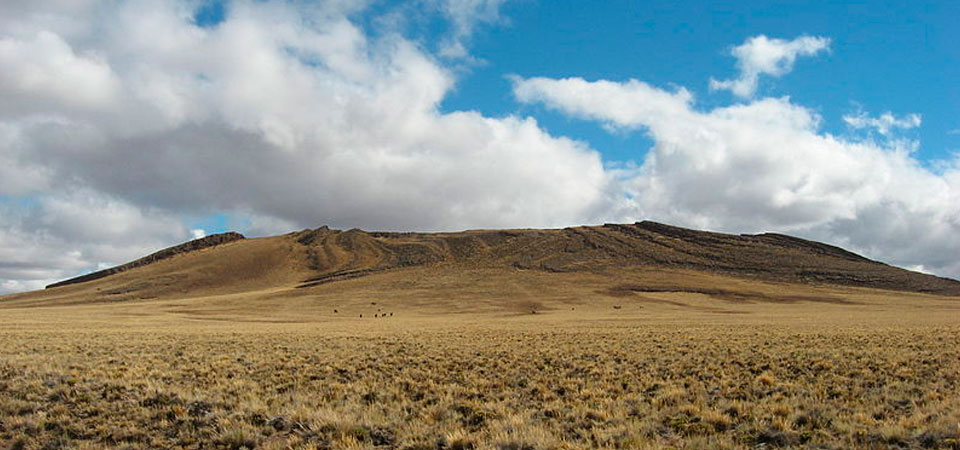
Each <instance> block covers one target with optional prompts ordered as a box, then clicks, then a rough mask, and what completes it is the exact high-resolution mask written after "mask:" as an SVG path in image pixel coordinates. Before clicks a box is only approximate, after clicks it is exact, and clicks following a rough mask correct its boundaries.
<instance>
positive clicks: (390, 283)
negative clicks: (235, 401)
mask: <svg viewBox="0 0 960 450" xmlns="http://www.w3.org/2000/svg"><path fill="white" fill-rule="evenodd" d="M156 255H161V256H162V257H156ZM477 274H483V275H482V276H479V275H477ZM537 274H541V275H537ZM671 274H673V275H671ZM680 274H685V275H682V276H681V275H680ZM697 274H699V275H697ZM547 275H549V279H550V280H551V281H550V282H549V285H550V286H558V290H557V291H556V292H555V295H561V293H562V292H563V290H564V288H563V286H564V285H569V286H571V289H574V286H575V285H578V284H579V285H580V286H579V287H578V288H582V287H583V286H587V285H589V286H592V287H591V289H592V290H590V291H589V292H602V293H604V294H606V295H613V296H616V295H624V293H630V292H665V291H671V292H672V291H683V292H700V293H706V294H709V295H721V296H722V295H725V296H726V297H728V298H736V295H738V294H736V293H733V292H732V291H730V290H729V289H728V290H722V289H719V290H718V288H715V287H711V286H712V285H716V284H718V283H720V284H722V282H719V281H715V280H719V279H723V280H733V281H731V282H732V283H734V284H736V283H740V282H737V281H736V280H746V281H749V280H754V281H762V282H765V283H787V284H791V285H797V286H810V285H818V286H822V285H833V286H847V287H856V288H873V289H885V290H895V291H908V292H916V293H929V294H938V295H951V296H953V295H960V282H958V281H956V280H951V279H947V278H942V277H935V276H932V275H926V274H922V273H917V272H911V271H908V270H904V269H900V268H896V267H892V266H889V265H886V264H882V263H879V262H876V261H871V260H869V259H866V258H864V257H862V256H859V255H856V254H854V253H851V252H848V251H846V250H843V249H841V248H838V247H834V246H830V245H827V244H822V243H818V242H812V241H807V240H803V239H798V238H794V237H790V236H785V235H780V234H759V235H731V234H722V233H712V232H705V231H695V230H689V229H684V228H679V227H673V226H669V225H664V224H659V223H655V222H647V221H645V222H638V223H635V224H626V225H619V224H607V225H603V226H585V227H575V228H564V229H554V230H494V231H485V230H477V231H465V232H459V233H387V232H365V231H361V230H356V229H353V230H346V231H340V230H333V229H330V228H327V227H321V228H317V229H314V230H304V231H300V232H295V233H290V234H286V235H282V236H274V237H269V238H258V239H244V238H243V237H242V236H240V235H238V234H229V235H220V236H219V237H211V238H207V240H206V241H203V242H198V241H192V242H189V243H186V244H181V245H180V246H177V247H173V248H171V249H167V250H163V251H160V252H157V253H155V254H154V255H151V257H146V258H143V259H141V260H137V261H134V262H133V263H128V264H125V265H123V266H118V268H114V269H107V270H106V271H103V272H102V273H95V274H90V275H86V276H83V277H78V278H76V279H72V280H67V281H65V282H61V283H57V284H54V285H51V286H50V287H49V288H48V289H46V290H44V291H38V292H32V293H24V294H17V295H12V296H6V297H4V298H2V299H0V305H3V306H8V307H11V306H31V305H53V304H76V303H85V302H97V303H100V302H123V301H132V300H150V299H174V298H185V297H201V296H216V295H230V294H237V293H253V294H255V296H259V297H262V298H268V297H277V296H285V297H304V296H311V295H312V296H316V295H321V294H322V295H335V294H337V293H338V292H340V293H344V292H348V291H349V289H350V287H351V286H354V287H356V286H359V285H358V284H356V283H354V284H350V283H343V282H346V281H348V280H356V279H361V278H362V279H364V281H363V283H365V284H363V286H364V289H367V290H368V291H369V290H371V289H373V290H375V291H376V292H380V293H384V294H385V295H386V294H391V295H395V296H399V297H403V296H405V295H406V296H408V297H410V298H413V297H417V296H421V297H422V296H424V295H426V294H425V292H426V291H431V290H432V291H433V293H432V294H431V295H444V292H447V293H448V294H449V295H447V296H448V297H450V298H452V297H462V296H463V295H466V294H464V292H474V293H475V294H476V295H474V297H476V298H478V299H479V298H488V297H490V298H492V297H502V298H503V301H505V302H507V301H509V298H515V297H517V296H521V297H522V296H524V295H523V293H524V292H528V291H530V290H531V289H533V290H539V291H538V292H540V291H543V289H547V290H549V286H547V285H542V286H540V285H537V284H536V283H535V282H534V281H531V280H534V279H542V280H545V279H546V278H544V277H545V276H547ZM717 277H719V278H717ZM694 279H696V280H699V281H691V280H694ZM437 280H447V281H449V283H447V284H444V283H443V282H439V281H437ZM471 280H472V281H471ZM491 280H492V281H491ZM653 280H658V281H656V282H654V281H653ZM671 280H672V281H671ZM709 280H714V281H709ZM487 282H491V283H492V284H490V285H489V286H487V288H486V290H485V291H480V290H477V288H476V287H477V286H480V285H483V284H484V283H487ZM471 283H472V284H471ZM454 285H456V286H455V287H456V289H454V287H453V286H454ZM444 286H446V287H444ZM444 289H447V291H444ZM503 289H506V290H503ZM464 290H466V291H464ZM365 292H367V291H365ZM544 292H545V291H544ZM571 292H573V291H571ZM578 292H579V291H578ZM585 292H586V291H585ZM735 294H736V295H735ZM527 297H530V298H534V297H535V295H530V296H527ZM418 298H419V297H418Z"/></svg>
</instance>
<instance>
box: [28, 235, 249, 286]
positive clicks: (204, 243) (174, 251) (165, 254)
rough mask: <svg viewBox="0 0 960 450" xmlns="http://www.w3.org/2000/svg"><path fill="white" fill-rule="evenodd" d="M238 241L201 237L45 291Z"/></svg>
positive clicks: (235, 238) (215, 236)
mask: <svg viewBox="0 0 960 450" xmlns="http://www.w3.org/2000/svg"><path fill="white" fill-rule="evenodd" d="M240 239H244V236H243V235H242V234H240V233H236V232H232V231H231V232H228V233H220V234H211V235H210V236H206V237H202V238H200V239H194V240H192V241H189V242H184V243H183V244H180V245H176V246H173V247H169V248H165V249H163V250H160V251H158V252H156V253H151V254H150V255H147V256H144V257H143V258H140V259H138V260H136V261H131V262H128V263H126V264H122V265H119V266H116V267H111V268H109V269H104V270H100V271H97V272H93V273H88V274H86V275H81V276H79V277H76V278H71V279H69V280H64V281H60V282H57V283H53V284H51V285H49V286H47V289H50V288H55V287H60V286H67V285H71V284H77V283H85V282H87V281H93V280H97V279H100V278H103V277H106V276H109V275H113V274H116V273H120V272H126V271H128V270H130V269H134V268H137V267H141V266H146V265H147V264H153V263H155V262H157V261H161V260H164V259H167V258H171V257H173V256H176V255H179V254H182V253H188V252H192V251H196V250H201V249H204V248H208V247H214V246H217V245H220V244H225V243H227V242H233V241H237V240H240Z"/></svg>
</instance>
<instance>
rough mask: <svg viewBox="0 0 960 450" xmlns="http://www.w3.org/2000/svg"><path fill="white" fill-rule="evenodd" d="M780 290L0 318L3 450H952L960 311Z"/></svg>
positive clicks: (884, 296)
mask: <svg viewBox="0 0 960 450" xmlns="http://www.w3.org/2000/svg"><path fill="white" fill-rule="evenodd" d="M672 279H676V278H675V277H673V278H672ZM358 282H359V281H358ZM437 283H442V280H440V281H437ZM736 283H738V281H735V280H730V281H728V283H727V284H726V285H725V286H726V288H727V289H732V286H734V285H736ZM780 287H781V288H785V287H784V286H780ZM368 288H370V289H372V287H370V286H368ZM741 288H742V287H741ZM766 288H769V286H766V287H765V286H763V285H752V286H751V289H752V291H751V292H758V291H763V290H764V289H766ZM358 289H359V288H358ZM795 289H798V290H802V289H806V290H807V291H808V292H807V294H808V295H810V296H813V297H818V296H819V297H825V296H832V297H835V298H842V299H844V300H845V301H846V303H845V302H837V301H833V302H814V301H803V302H799V301H793V302H788V301H782V300H781V301H773V300H769V299H768V300H767V301H752V302H746V301H734V300H730V299H724V298H717V297H711V296H707V295H703V294H691V293H676V292H659V293H643V294H642V295H641V294H638V293H631V294H629V296H626V295H624V296H619V297H609V296H599V297H597V298H596V299H594V300H595V303H593V304H591V303H589V302H587V301H584V302H581V303H577V302H573V301H571V300H569V299H564V298H561V299H560V300H551V299H549V298H542V299H541V300H540V301H539V302H538V304H537V307H539V308H540V310H539V311H538V313H537V314H531V313H530V312H525V313H522V314H520V313H518V311H517V310H514V309H509V308H508V309H503V310H496V309H490V308H493V307H492V306H489V305H488V306H486V307H484V308H479V312H478V311H476V310H475V309H477V308H474V309H470V308H468V309H467V310H468V312H458V311H460V308H456V307H450V310H448V311H446V312H443V311H441V310H440V304H439V303H429V302H426V301H411V302H408V303H403V304H400V303H395V304H391V305H389V307H390V308H392V309H393V310H394V311H393V312H395V315H394V316H393V317H389V316H388V317H385V318H376V319H374V318H372V314H374V313H375V312H376V310H377V309H382V308H383V307H384V306H385V305H387V303H386V302H381V303H378V304H377V305H371V304H370V302H366V301H365V300H367V299H368V298H362V300H354V301H348V300H344V299H343V298H338V297H336V296H332V295H331V296H330V297H329V298H327V297H320V298H318V299H314V300H312V302H313V303H310V302H308V301H306V300H304V299H296V298H292V299H290V298H288V299H286V300H287V301H292V302H294V303H295V304H297V305H300V306H305V305H312V307H311V308H305V309H304V311H306V312H305V313H303V314H301V315H300V316H299V317H296V316H295V315H294V314H292V313H291V312H290V311H289V310H285V309H283V308H275V307H276V305H277V304H278V302H279V300H270V299H262V301H263V302H265V305H267V306H261V307H259V308H253V307H252V306H250V305H249V304H248V306H249V308H250V310H256V311H257V316H256V317H253V316H252V315H251V314H249V313H248V312H243V311H241V310H240V308H239V306H238V305H239V304H240V303H241V300H242V299H237V298H231V299H229V300H226V299H224V298H193V299H181V300H174V301H170V302H140V303H124V304H99V305H85V306H69V307H49V308H13V309H5V310H0V327H2V331H0V448H19V449H44V448H81V449H101V448H104V449H106V448H129V449H147V448H156V449H161V448H162V449H166V448H191V449H199V448H220V449H241V448H263V449H286V448H295V449H314V448H332V449H354V448H397V449H568V448H569V449H577V448H583V449H587V448H625V449H626V448H640V449H643V448H650V449H653V448H677V449H680V448H689V449H695V448H703V449H725V448H731V449H732V448H744V449H745V448H751V449H754V448H777V447H779V448H834V449H847V448H863V449H872V448H877V449H879V448H918V449H919V448H930V449H957V448H960V440H958V439H960V390H958V389H957V387H958V386H960V314H958V311H960V310H958V307H960V301H958V300H956V299H951V298H940V297H931V296H919V295H913V296H909V295H905V294H891V293H885V292H882V291H856V292H855V291H849V290H837V289H828V288H820V289H819V290H817V289H809V288H799V287H795ZM343 290H344V291H345V292H348V291H349V286H347V287H345V288H343ZM370 295H372V294H370ZM361 297H363V296H361ZM252 298H253V297H250V298H246V300H245V301H247V302H252V301H253V300H252ZM604 298H605V299H606V300H603V299H604ZM334 306H338V307H339V308H340V312H338V313H333V312H332V308H333V307H334ZM614 306H620V308H619V309H614ZM361 311H362V312H365V313H366V315H365V318H363V319H360V318H359V317H358V316H359V312H361ZM470 311H472V312H470ZM354 313H357V314H356V316H355V314H354Z"/></svg>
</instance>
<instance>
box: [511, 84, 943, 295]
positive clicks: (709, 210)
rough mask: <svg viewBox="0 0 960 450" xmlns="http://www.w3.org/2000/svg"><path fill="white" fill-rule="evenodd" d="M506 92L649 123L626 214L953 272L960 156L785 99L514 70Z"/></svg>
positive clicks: (622, 123)
mask: <svg viewBox="0 0 960 450" xmlns="http://www.w3.org/2000/svg"><path fill="white" fill-rule="evenodd" d="M514 92H515V94H516V96H517V98H518V99H520V100H521V101H525V102H541V103H544V104H545V105H547V106H549V107H551V108H554V109H557V110H559V111H561V112H564V113H566V114H569V115H571V116H575V117H580V118H584V119H590V120H596V121H600V122H602V123H605V124H608V125H611V126H615V127H627V128H637V127H640V128H643V129H644V130H646V132H647V134H648V135H649V137H650V138H651V139H652V140H653V141H654V147H653V149H652V150H651V151H650V153H649V154H648V156H647V158H646V160H645V161H644V163H643V164H642V165H641V166H640V167H638V168H637V169H636V170H635V171H634V172H633V173H631V174H629V176H628V177H627V178H626V179H624V186H625V189H626V190H627V192H628V193H629V194H630V196H631V198H632V199H633V203H632V204H627V205H623V206H624V207H625V210H623V211H622V214H624V215H627V216H631V215H632V216H635V217H653V218H659V219H661V220H665V221H667V222H672V223H679V224H685V225H690V226H695V227H705V228H711V229H718V230H727V231H736V232H749V231H758V232H759V231H765V230H778V231H788V232H792V233H796V234H800V235H803V236H808V237H811V238H814V239H821V240H826V241H829V242H834V243H838V244H841V245H846V246H849V247H851V248H853V249H856V250H859V251H863V252H865V253H866V254H868V255H870V256H872V257H875V258H879V259H882V260H885V261H889V262H893V263H895V264H899V265H903V266H915V265H922V266H923V267H924V269H925V270H930V271H933V272H936V273H940V274H946V275H952V276H958V275H960V262H958V261H957V260H956V255H957V254H960V237H958V236H960V170H958V163H960V160H958V161H955V162H954V163H953V164H951V165H948V166H947V168H946V170H944V171H943V173H942V174H938V173H933V172H931V171H929V170H926V169H924V168H923V167H922V166H921V164H920V163H919V162H918V161H917V160H915V159H913V158H912V156H911V150H912V148H913V147H912V146H913V144H912V143H910V142H905V141H891V142H886V143H876V142H873V141H856V140H851V139H845V138H841V137H837V136H832V135H830V134H826V133H823V132H822V131H820V123H821V121H822V119H821V118H820V117H819V116H818V115H817V114H816V113H814V112H813V111H811V110H809V109H807V108H804V107H802V106H799V105H796V104H794V103H792V102H791V101H790V100H789V98H779V99H777V98H765V99H760V100H755V101H751V102H749V103H746V104H738V105H734V106H728V107H720V108H716V109H713V110H710V111H698V110H697V109H695V108H693V106H692V99H691V98H690V97H689V95H688V94H684V91H679V92H677V93H675V92H668V91H664V90H660V89H657V88H654V87H651V86H649V85H646V84H644V83H641V82H638V81H634V80H631V81H627V82H623V83H616V82H610V81H596V82H588V81H584V80H582V79H578V78H568V79H556V80H552V79H546V78H532V79H516V80H515V84H514ZM908 117H909V116H908ZM907 120H908V121H909V120H912V119H907ZM917 120H919V118H917Z"/></svg>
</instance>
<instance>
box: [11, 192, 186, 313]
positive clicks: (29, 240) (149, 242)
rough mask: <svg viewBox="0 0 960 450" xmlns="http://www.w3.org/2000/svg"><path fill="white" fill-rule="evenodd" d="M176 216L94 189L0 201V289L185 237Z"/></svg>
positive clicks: (37, 282) (42, 281)
mask: <svg viewBox="0 0 960 450" xmlns="http://www.w3.org/2000/svg"><path fill="white" fill-rule="evenodd" d="M187 236H189V233H188V232H187V230H186V229H185V228H184V227H183V226H182V225H181V224H180V221H179V220H177V219H175V218H173V217H170V216H168V215H167V214H164V213H162V212H160V211H155V210H151V209H150V208H141V207H137V206H134V205H131V204H129V203H126V202H122V201H118V200H115V199H109V198H106V197H104V196H103V195H101V194H97V193H94V192H89V191H86V192H75V193H72V194H65V193H64V194H52V195H48V196H44V197H41V198H39V199H38V200H36V201H32V202H29V204H28V206H26V207H20V208H16V207H12V206H11V205H9V204H5V203H0V294H3V293H9V292H15V291H20V290H25V289H35V288H40V287H43V286H45V285H47V284H49V283H51V282H53V281H56V280H60V279H64V278H67V277H71V276H74V275H77V274H78V273H80V272H84V271H90V270H94V269H97V268H98V267H102V265H101V264H99V263H100V262H103V261H109V262H110V263H111V264H117V263H120V262H125V261H129V260H133V259H136V258H139V257H140V256H143V255H145V254H147V253H150V252H152V251H155V250H157V249H160V248H163V247H165V246H167V245H169V244H170V243H172V242H180V241H183V240H186V238H187Z"/></svg>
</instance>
